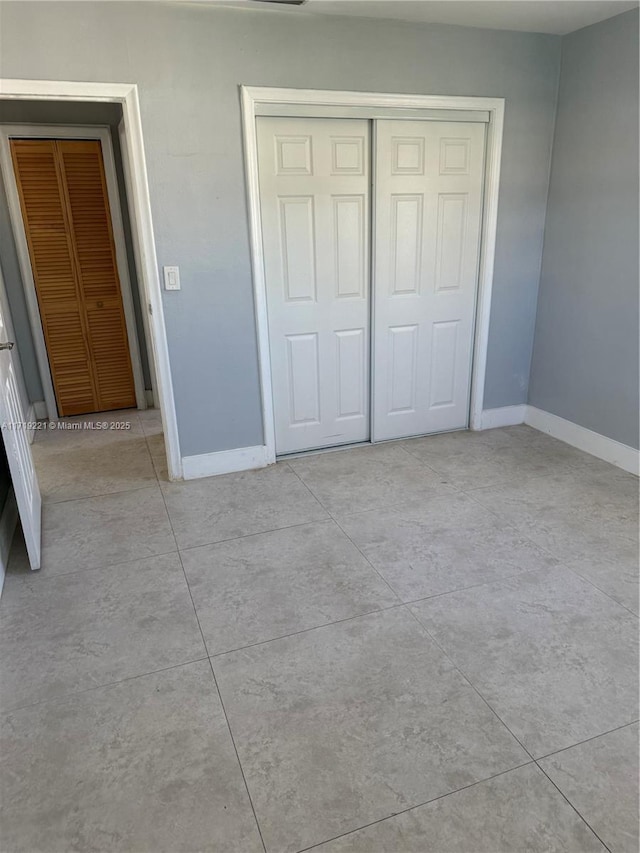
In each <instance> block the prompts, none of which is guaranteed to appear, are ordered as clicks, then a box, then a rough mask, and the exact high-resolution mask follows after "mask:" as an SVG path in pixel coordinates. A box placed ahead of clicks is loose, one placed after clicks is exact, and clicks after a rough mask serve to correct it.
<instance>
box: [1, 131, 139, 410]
mask: <svg viewBox="0 0 640 853" xmlns="http://www.w3.org/2000/svg"><path fill="white" fill-rule="evenodd" d="M12 138H20V139H34V140H35V139H49V138H53V139H61V140H81V139H88V140H99V142H100V147H101V150H102V163H103V167H104V178H105V183H106V189H107V200H108V202H109V209H110V214H111V228H112V232H113V241H114V244H115V251H116V267H117V272H118V278H119V280H120V292H121V296H122V305H123V308H124V317H125V326H126V331H127V339H128V348H129V357H130V360H131V369H132V371H133V381H134V387H135V396H136V404H137V407H138V409H146V408H147V401H146V394H145V387H144V378H143V375H142V361H141V358H140V346H139V341H138V332H137V328H136V319H135V311H134V308H133V296H132V293H131V279H130V277H129V265H128V263H127V253H126V247H125V239H124V226H123V223H122V212H121V207H120V202H121V200H120V194H119V192H118V182H117V178H116V168H115V159H114V156H113V144H112V140H111V132H110V129H109V128H108V127H106V126H98V125H94V126H92V127H85V126H77V125H73V126H70V125H41V124H20V125H2V126H0V163H1V165H2V170H3V174H4V178H5V186H6V190H7V203H8V206H9V214H10V218H11V225H12V228H13V233H14V237H15V241H16V249H17V252H18V261H19V264H20V272H21V274H22V282H23V286H24V291H25V297H26V302H27V310H28V314H29V322H30V326H31V333H32V335H33V343H34V348H35V351H36V359H37V362H38V368H39V371H40V380H41V382H42V389H43V393H44V398H45V403H46V405H47V416H48V417H49V419H50V420H56V419H57V418H58V417H59V412H58V407H57V403H56V395H55V391H54V386H53V379H52V376H51V367H50V363H49V357H48V351H47V345H46V340H45V334H44V330H43V322H42V315H41V312H40V306H39V303H38V297H37V291H36V285H35V281H34V277H33V269H32V266H31V258H30V254H29V249H28V240H27V235H26V228H25V223H24V219H23V216H22V210H21V206H20V200H19V193H18V186H17V178H16V174H15V169H14V164H13V162H12V158H11V154H10V150H9V148H10V140H11V139H12ZM143 304H144V303H143Z"/></svg>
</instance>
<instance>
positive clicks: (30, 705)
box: [0, 655, 208, 716]
mask: <svg viewBox="0 0 640 853" xmlns="http://www.w3.org/2000/svg"><path fill="white" fill-rule="evenodd" d="M206 660H208V658H207V656H206V655H205V656H204V657H201V658H193V659H192V660H185V661H182V662H181V663H173V664H171V666H163V667H160V669H150V670H148V671H147V672H138V673H136V674H135V675H127V676H125V677H124V678H117V679H116V680H115V681H105V682H104V683H103V684H93V685H92V686H91V687H85V688H83V689H82V690H72V691H71V692H69V693H60V694H58V695H57V696H49V697H48V698H46V699H38V700H37V701H36V702H28V703H27V704H26V705H15V706H11V707H7V708H3V709H2V710H1V711H0V715H2V716H7V715H9V714H15V713H17V712H18V711H26V710H28V709H29V708H36V707H38V706H39V705H48V704H49V703H55V702H64V701H67V700H69V699H73V698H74V697H76V696H83V695H84V694H85V693H93V691H94V690H101V689H102V688H106V687H115V686H116V685H117V684H124V683H125V682H127V681H135V679H136V678H146V677H147V676H148V675H157V674H158V673H160V672H168V671H169V670H171V669H178V667H181V666H190V665H191V664H193V663H200V662H201V661H206Z"/></svg>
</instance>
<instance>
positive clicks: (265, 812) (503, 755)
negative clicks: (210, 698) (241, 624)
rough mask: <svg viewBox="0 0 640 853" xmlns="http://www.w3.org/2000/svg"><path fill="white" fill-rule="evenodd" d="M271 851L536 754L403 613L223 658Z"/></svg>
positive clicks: (226, 696) (228, 695)
mask: <svg viewBox="0 0 640 853" xmlns="http://www.w3.org/2000/svg"><path fill="white" fill-rule="evenodd" d="M213 666H214V670H215V673H216V678H217V680H218V684H219V686H220V690H221V694H222V698H223V701H224V703H225V708H226V711H227V714H228V716H229V722H230V725H231V729H232V732H233V735H234V739H235V742H236V746H237V748H238V752H239V755H240V760H241V762H242V766H243V770H244V772H245V776H246V778H247V783H248V786H249V790H250V792H251V795H252V799H253V802H254V805H255V808H256V813H257V816H258V820H259V821H260V826H261V829H262V833H263V837H264V839H265V843H266V846H267V851H269V853H271V851H279V853H282V851H294V850H299V849H301V848H304V847H307V846H308V845H311V844H317V843H319V842H322V841H326V840H329V839H330V838H333V837H335V836H337V835H339V834H341V833H344V832H348V831H350V830H353V829H356V828H358V827H360V826H362V825H364V824H367V823H369V822H371V821H374V820H379V819H382V818H385V817H389V816H391V815H392V814H395V813H396V812H398V811H399V810H402V809H406V808H408V807H410V806H413V805H417V804H420V803H423V802H425V801H427V800H429V799H432V798H434V797H437V796H440V795H441V794H444V793H447V792H450V791H452V790H455V789H458V788H460V787H463V786H465V785H468V784H470V783H472V782H475V781H478V780H480V779H482V778H487V777H489V776H491V775H494V774H495V773H498V772H500V771H502V770H506V769H510V768H512V767H515V766H517V765H519V764H522V763H523V762H525V761H526V760H527V756H526V753H525V752H524V750H522V748H521V747H520V746H519V745H518V744H517V743H516V741H515V740H514V739H513V738H512V736H511V735H510V734H509V732H508V731H507V729H506V728H505V727H504V726H503V725H502V724H501V723H500V722H499V721H498V720H497V719H496V717H495V715H494V714H492V713H491V711H490V710H489V709H488V708H487V706H486V704H485V703H484V702H483V701H482V700H481V699H480V698H479V697H478V695H477V693H476V692H475V691H474V690H473V689H472V688H471V687H470V686H469V684H468V683H467V682H466V680H465V679H464V678H463V677H462V676H461V675H460V673H458V672H457V671H456V670H455V668H454V667H452V666H451V664H450V663H449V661H447V659H446V658H445V656H444V655H443V654H442V652H441V651H440V650H439V649H438V648H437V646H436V645H435V644H434V643H433V642H432V641H431V640H430V639H429V638H428V637H427V636H426V634H425V633H424V632H423V631H422V629H421V628H420V626H419V625H418V623H417V622H416V621H415V620H414V619H413V618H412V617H411V615H410V613H409V612H407V610H406V609H405V608H403V607H399V608H393V609H391V610H385V611H383V612H382V613H375V614H370V615H368V616H361V617H358V618H356V619H352V620H348V621H346V622H341V623H339V624H336V625H330V626H327V627H324V628H317V629H315V630H313V631H308V632H306V633H303V634H297V635H296V636H294V637H288V638H286V639H281V640H274V641H273V642H271V643H266V644H264V645H259V646H253V647H252V648H249V649H244V650H242V651H238V652H232V653H230V654H227V655H222V656H221V657H217V658H214V659H213Z"/></svg>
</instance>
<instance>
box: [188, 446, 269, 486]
mask: <svg viewBox="0 0 640 853" xmlns="http://www.w3.org/2000/svg"><path fill="white" fill-rule="evenodd" d="M266 465H269V460H268V458H267V448H266V447H265V446H264V445H262V444H258V445H257V446H256V447H238V448H236V449H234V450H221V451H219V452H218V453H201V454H200V455H199V456H184V457H183V459H182V470H183V473H184V479H185V480H194V479H196V478H197V477H213V476H215V475H216V474H231V473H233V472H234V471H248V470H249V469H250V468H264V467H265V466H266Z"/></svg>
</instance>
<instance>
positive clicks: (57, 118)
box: [0, 5, 151, 411]
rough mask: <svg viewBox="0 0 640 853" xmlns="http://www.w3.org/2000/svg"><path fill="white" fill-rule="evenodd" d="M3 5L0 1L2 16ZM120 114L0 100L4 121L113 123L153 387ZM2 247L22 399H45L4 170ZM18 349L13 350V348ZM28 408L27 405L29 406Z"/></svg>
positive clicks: (109, 108)
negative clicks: (130, 213)
mask: <svg viewBox="0 0 640 853" xmlns="http://www.w3.org/2000/svg"><path fill="white" fill-rule="evenodd" d="M1 9H2V6H1V5H0V15H1ZM121 118H122V108H121V107H120V105H119V104H94V103H68V104H57V103H53V102H51V101H10V100H4V101H3V100H1V99H0V124H77V125H109V126H110V128H111V139H112V143H113V159H114V162H115V167H116V178H117V181H118V189H119V192H120V202H121V205H120V207H121V214H122V223H123V228H124V235H125V244H126V251H127V263H128V268H129V278H130V281H131V292H132V297H133V307H134V312H135V316H136V327H137V330H138V341H139V344H140V356H141V361H142V373H143V377H144V382H145V388H151V377H150V372H149V362H148V358H147V349H146V343H145V334H144V325H143V322H142V313H141V308H140V298H139V289H138V285H137V273H136V266H135V258H134V253H133V244H132V242H131V228H130V224H129V212H128V209H127V205H126V203H125V198H126V195H125V193H126V191H125V182H124V173H123V170H122V156H121V152H120V139H119V136H118V132H117V129H118V124H119V122H120V119H121ZM0 249H1V254H2V270H3V273H4V282H5V288H6V291H7V299H8V301H9V307H10V310H11V317H12V320H13V327H14V332H15V337H16V350H17V352H18V356H19V358H20V363H21V365H22V372H23V375H24V381H25V386H26V394H27V399H26V400H24V401H23V403H24V404H27V405H28V404H29V403H35V402H37V401H38V400H44V393H43V391H42V382H41V380H40V370H39V367H38V362H37V359H36V353H35V348H34V345H33V335H32V333H31V326H30V324H29V314H28V312H27V303H26V299H25V295H24V287H23V283H22V278H21V275H20V266H19V263H18V255H17V252H16V248H15V242H14V238H13V230H12V227H11V221H10V218H9V208H8V205H7V197H6V189H5V187H4V182H3V177H2V173H1V172H0ZM14 352H15V351H14ZM25 411H26V407H25Z"/></svg>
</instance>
